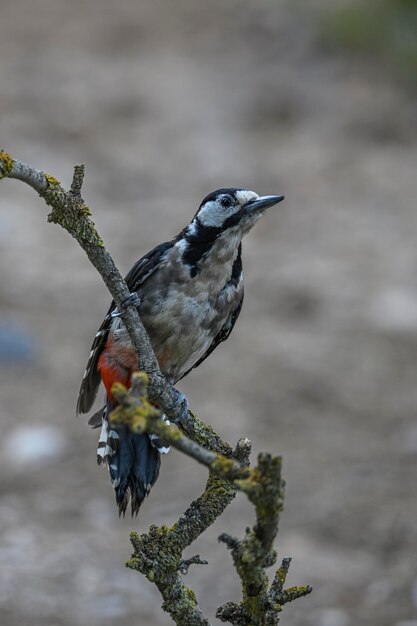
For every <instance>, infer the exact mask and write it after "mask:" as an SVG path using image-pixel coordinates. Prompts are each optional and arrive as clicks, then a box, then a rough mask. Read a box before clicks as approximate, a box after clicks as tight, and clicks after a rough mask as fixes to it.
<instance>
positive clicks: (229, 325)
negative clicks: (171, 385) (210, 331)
mask: <svg viewBox="0 0 417 626" xmlns="http://www.w3.org/2000/svg"><path fill="white" fill-rule="evenodd" d="M242 304H243V289H242V291H241V294H240V298H239V300H238V302H237V305H236V307H235V308H234V309H233V311H232V312H231V313H230V315H229V317H228V318H227V320H226V323H225V324H224V325H223V326H222V328H221V330H220V332H219V333H218V334H217V335H216V337H215V338H214V339H213V341H212V343H211V344H210V347H209V348H208V350H207V352H206V353H205V354H203V356H202V357H201V359H199V360H198V361H197V363H195V364H194V365H193V366H192V367H190V369H189V370H187V371H186V372H185V374H183V376H181V378H184V377H185V376H187V374H189V373H190V372H191V370H192V369H194V368H195V367H198V366H199V365H201V363H202V362H203V361H205V360H206V358H207V357H208V356H209V354H211V353H212V352H213V350H215V349H216V348H217V346H218V345H219V344H220V343H222V341H226V339H227V338H228V336H229V335H230V333H231V332H232V330H233V327H234V325H235V324H236V320H237V318H238V317H239V314H240V312H241V310H242ZM180 380H181V379H180Z"/></svg>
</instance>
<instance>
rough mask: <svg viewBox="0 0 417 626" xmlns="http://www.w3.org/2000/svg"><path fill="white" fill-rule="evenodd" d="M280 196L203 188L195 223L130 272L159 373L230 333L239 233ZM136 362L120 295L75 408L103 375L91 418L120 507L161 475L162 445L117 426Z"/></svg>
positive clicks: (171, 376)
mask: <svg viewBox="0 0 417 626" xmlns="http://www.w3.org/2000/svg"><path fill="white" fill-rule="evenodd" d="M283 199H284V196H258V194H256V193H255V192H254V191H250V190H247V189H238V188H225V189H218V190H217V191H214V192H212V193H210V194H209V195H208V196H206V197H205V198H204V200H203V201H202V203H201V204H200V207H199V209H198V211H197V213H196V214H195V215H194V217H193V219H192V220H191V222H190V224H189V225H188V226H187V227H186V228H184V229H183V230H182V231H181V232H180V233H179V235H177V237H175V238H174V239H173V240H172V241H168V242H166V243H162V244H160V245H159V246H156V248H154V249H153V250H151V251H150V252H149V253H148V254H146V255H145V256H143V257H142V258H141V259H140V260H139V261H137V262H136V263H135V264H134V265H133V267H132V269H131V270H130V272H129V273H128V274H127V276H126V283H127V286H128V288H129V289H130V291H131V293H132V294H137V297H138V311H139V314H140V317H141V320H142V322H143V324H144V326H145V328H146V330H147V332H148V334H149V338H150V341H151V344H152V347H153V349H154V351H155V355H156V358H157V360H158V363H159V366H160V368H161V371H162V373H163V374H164V375H165V376H166V378H167V380H168V381H169V382H170V383H171V384H173V385H174V384H176V383H177V382H178V381H179V380H181V378H184V376H186V375H187V374H188V373H189V372H190V371H191V370H192V369H193V368H195V367H198V365H200V363H202V362H203V361H204V360H205V359H206V358H207V357H208V355H209V354H211V352H213V350H214V349H215V348H216V347H217V346H218V345H219V344H220V343H221V342H222V341H225V340H226V339H227V338H228V337H229V335H230V333H231V332H232V329H233V327H234V325H235V322H236V320H237V318H238V316H239V313H240V311H241V308H242V302H243V275H242V238H243V237H244V235H246V234H247V233H248V232H249V231H250V230H251V228H252V227H253V225H254V224H255V223H256V222H257V221H258V220H259V218H260V217H262V215H263V214H264V212H265V210H266V209H267V208H268V207H271V206H273V205H276V204H277V203H278V202H281V200H283ZM136 369H137V360H136V354H135V351H134V349H133V347H132V344H131V342H130V339H129V336H128V333H127V331H126V328H125V326H124V324H123V322H122V320H121V318H120V314H119V311H118V310H117V308H116V306H115V304H114V303H112V304H111V305H110V308H109V311H108V313H107V315H106V317H105V318H104V321H103V323H102V325H101V326H100V328H99V330H98V332H97V334H96V336H95V338H94V341H93V344H92V347H91V352H90V357H89V359H88V362H87V366H86V370H85V373H84V377H83V379H82V383H81V388H80V392H79V396H78V403H77V414H80V413H87V412H89V411H90V409H91V407H92V405H93V403H94V400H95V398H96V395H97V391H98V388H99V385H100V382H102V383H103V384H104V387H105V390H106V404H105V406H104V408H103V409H101V410H100V411H99V412H97V413H96V414H95V415H93V417H92V418H91V419H90V421H89V423H90V424H91V425H92V426H96V427H99V426H101V434H100V437H99V443H98V449H97V461H98V463H99V464H100V463H102V462H104V463H106V464H107V466H108V469H109V473H110V478H111V482H112V485H113V487H114V489H115V492H116V502H117V504H118V507H119V514H123V515H124V514H125V512H126V508H127V505H128V502H129V497H130V500H131V509H132V515H135V514H137V513H138V511H139V507H140V505H141V504H142V502H143V500H144V499H145V497H146V496H147V495H148V494H149V491H150V489H151V487H152V486H153V485H154V484H155V481H156V480H157V478H158V474H159V469H160V464H161V456H160V455H161V453H166V452H168V448H167V447H166V445H165V444H164V442H161V441H160V440H158V439H157V438H156V437H155V436H152V435H150V436H148V435H146V434H140V435H138V434H133V433H131V432H130V431H128V430H127V428H126V427H117V428H114V427H111V426H110V425H109V423H108V415H109V413H110V412H111V411H112V410H113V409H114V407H115V400H114V398H113V396H112V393H111V388H112V385H113V384H114V383H115V382H121V383H123V384H124V385H126V386H127V387H128V386H129V384H130V378H131V375H132V372H134V371H135V370H136Z"/></svg>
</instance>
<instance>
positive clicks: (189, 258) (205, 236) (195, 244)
mask: <svg viewBox="0 0 417 626" xmlns="http://www.w3.org/2000/svg"><path fill="white" fill-rule="evenodd" d="M193 224H194V231H191V230H190V227H188V228H186V229H185V231H184V239H185V240H186V242H187V247H186V249H185V251H184V253H183V255H182V260H183V262H184V263H186V264H187V265H189V266H190V274H191V278H194V276H196V275H197V274H198V272H199V271H200V268H199V267H198V263H199V261H201V259H202V258H203V257H204V256H205V255H206V254H207V253H208V252H209V250H210V248H211V247H212V245H213V244H214V242H215V241H216V239H217V237H218V236H219V235H220V233H221V232H222V229H221V228H217V227H216V226H205V225H204V224H202V223H201V222H200V220H199V219H198V217H196V218H195V219H194V220H193Z"/></svg>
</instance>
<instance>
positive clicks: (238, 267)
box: [230, 243, 242, 287]
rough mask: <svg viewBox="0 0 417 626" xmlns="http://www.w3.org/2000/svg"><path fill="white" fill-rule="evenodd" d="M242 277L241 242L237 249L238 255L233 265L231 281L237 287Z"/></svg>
mask: <svg viewBox="0 0 417 626" xmlns="http://www.w3.org/2000/svg"><path fill="white" fill-rule="evenodd" d="M241 277H242V244H241V243H240V244H239V248H238V250H237V257H236V258H235V260H234V262H233V266H232V275H231V277H230V283H231V284H232V285H233V286H234V287H237V286H238V284H239V281H240V279H241Z"/></svg>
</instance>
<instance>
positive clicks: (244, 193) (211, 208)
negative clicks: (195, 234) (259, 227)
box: [193, 188, 284, 237]
mask: <svg viewBox="0 0 417 626" xmlns="http://www.w3.org/2000/svg"><path fill="white" fill-rule="evenodd" d="M283 199H284V196H258V194H257V193H255V192H254V191H250V190H249V189H236V188H227V189H217V191H213V192H212V193H210V194H209V195H208V196H206V197H205V198H204V200H203V201H202V203H201V204H200V207H199V209H198V211H197V213H196V214H195V216H194V220H193V221H194V223H195V226H196V228H197V229H198V228H201V231H204V230H205V229H207V230H208V231H211V234H216V235H217V236H219V235H221V234H223V233H226V232H227V231H230V230H231V229H233V231H234V232H236V231H237V232H239V233H241V236H242V237H243V235H245V234H246V233H247V232H248V231H249V230H250V229H251V228H252V226H253V225H254V224H255V222H257V221H258V219H259V218H260V217H261V216H262V215H263V214H264V212H265V210H266V209H267V208H268V207H271V206H273V205H275V204H278V202H281V200H283Z"/></svg>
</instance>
